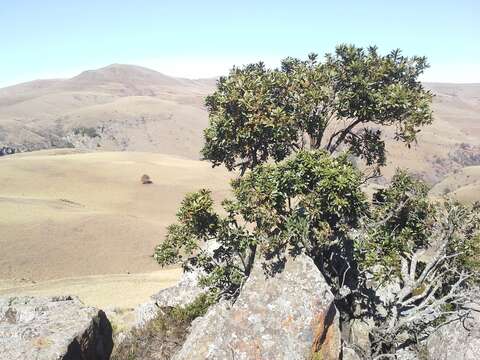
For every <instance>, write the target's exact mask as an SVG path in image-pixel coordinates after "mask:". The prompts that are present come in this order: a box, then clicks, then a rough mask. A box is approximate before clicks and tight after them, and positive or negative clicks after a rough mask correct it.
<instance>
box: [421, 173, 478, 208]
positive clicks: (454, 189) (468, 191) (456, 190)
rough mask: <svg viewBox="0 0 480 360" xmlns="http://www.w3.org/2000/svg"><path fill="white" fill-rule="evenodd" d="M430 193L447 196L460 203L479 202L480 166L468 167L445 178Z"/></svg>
mask: <svg viewBox="0 0 480 360" xmlns="http://www.w3.org/2000/svg"><path fill="white" fill-rule="evenodd" d="M430 193H431V194H432V195H434V196H442V195H447V196H450V197H453V198H454V199H457V200H458V201H460V202H462V203H473V202H475V201H480V166H469V167H465V168H463V169H461V170H458V171H455V172H454V173H452V174H450V175H449V176H447V177H446V178H445V179H443V180H442V181H441V182H439V183H438V184H436V185H435V186H434V187H433V188H432V190H431V191H430Z"/></svg>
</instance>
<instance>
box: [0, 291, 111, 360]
mask: <svg viewBox="0 0 480 360" xmlns="http://www.w3.org/2000/svg"><path fill="white" fill-rule="evenodd" d="M112 348H113V341H112V327H111V325H110V322H109V321H108V319H107V317H106V316H105V313H104V312H103V311H101V310H100V311H98V310H97V309H94V308H91V307H86V306H84V305H83V304H82V303H81V302H80V300H78V299H77V298H75V297H69V296H67V297H53V298H37V297H12V298H1V299H0V359H2V360H3V359H4V360H7V359H8V360H25V359H35V360H60V359H61V360H108V359H109V358H110V354H111V352H112Z"/></svg>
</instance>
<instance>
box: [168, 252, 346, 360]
mask: <svg viewBox="0 0 480 360" xmlns="http://www.w3.org/2000/svg"><path fill="white" fill-rule="evenodd" d="M340 337H341V335H340V331H339V325H338V314H337V310H336V308H335V306H334V305H333V295H332V294H331V292H330V290H329V287H328V285H327V284H326V282H325V279H324V278H323V276H322V275H321V273H320V272H319V271H318V269H317V268H316V266H315V264H314V263H313V261H312V260H311V259H310V258H308V257H305V256H299V257H297V258H295V259H289V260H288V261H287V263H286V266H285V269H284V270H283V271H282V272H280V273H278V274H276V275H275V276H274V277H268V278H267V277H266V275H265V272H264V271H263V269H262V267H261V266H260V265H259V264H258V265H256V266H255V268H254V270H253V271H252V274H251V275H250V277H249V279H248V280H247V282H246V284H245V286H244V287H243V289H242V292H241V293H240V296H239V297H238V299H237V301H236V302H235V303H234V304H233V305H230V304H228V303H225V302H222V303H219V304H217V305H215V306H213V307H212V308H210V309H209V311H208V312H207V314H206V315H205V316H204V317H202V318H199V319H196V320H195V321H194V322H193V323H192V327H191V332H190V335H189V336H188V338H187V340H186V342H185V343H184V345H183V347H182V349H181V350H180V351H179V352H178V353H177V354H176V355H175V357H174V359H175V360H184V359H185V360H186V359H189V360H194V359H236V360H246V359H277V360H282V359H285V360H286V359H289V360H295V359H308V358H312V359H322V360H330V359H331V360H334V359H339V358H340V348H341V339H340Z"/></svg>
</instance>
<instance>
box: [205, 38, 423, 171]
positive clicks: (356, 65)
mask: <svg viewBox="0 0 480 360" xmlns="http://www.w3.org/2000/svg"><path fill="white" fill-rule="evenodd" d="M427 67H428V65H427V62H426V59H425V58H423V57H417V56H415V57H412V58H409V57H405V56H402V55H401V53H400V51H399V50H394V51H392V52H391V53H389V54H388V55H385V56H382V55H380V54H379V53H378V51H377V48H375V47H370V48H368V49H362V48H357V47H355V46H347V45H341V46H338V47H337V48H336V50H335V53H334V54H327V55H326V56H325V59H324V61H323V62H321V61H319V60H318V57H317V55H315V54H311V55H309V57H308V59H307V60H299V59H294V58H286V59H284V60H283V61H282V63H281V68H279V69H267V68H266V67H265V65H264V64H263V63H258V64H250V65H248V66H245V67H243V68H233V70H232V71H231V72H230V74H229V76H227V77H222V78H220V80H219V81H218V84H217V90H216V91H215V93H214V94H213V95H211V96H209V97H207V100H206V105H207V108H208V111H209V114H210V123H209V126H208V128H207V129H206V130H205V146H204V148H203V150H202V155H203V157H204V158H205V159H207V160H210V161H211V162H212V163H213V165H214V166H217V165H220V164H224V165H225V166H226V167H227V168H228V169H229V170H233V169H235V168H238V169H240V170H241V172H242V173H244V172H245V171H246V170H247V169H253V168H254V167H255V166H257V165H258V164H261V163H263V162H265V161H268V160H270V159H271V160H274V161H280V160H283V159H284V158H286V157H287V156H288V155H290V154H291V153H292V152H295V151H298V150H299V149H305V148H308V147H309V148H311V149H321V148H323V149H325V150H327V151H328V152H330V153H335V152H337V151H339V150H340V149H342V148H344V149H347V150H349V151H350V152H351V153H352V154H353V155H355V156H358V157H360V158H362V159H364V160H365V162H366V164H367V165H376V166H377V167H379V166H382V165H384V164H385V143H384V140H383V138H382V130H383V129H384V128H385V127H391V128H393V129H394V137H395V139H396V140H399V141H403V142H404V143H405V144H407V145H410V144H411V143H412V142H413V141H415V140H416V135H417V133H418V131H419V129H420V128H421V127H422V126H424V125H426V124H430V123H431V121H432V113H431V110H430V103H431V98H432V95H431V94H430V93H429V92H428V91H426V90H425V89H424V88H423V86H422V84H421V83H420V82H419V81H418V77H419V76H420V75H421V74H422V73H423V71H424V70H425V69H426V68H427Z"/></svg>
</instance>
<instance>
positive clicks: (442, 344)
mask: <svg viewBox="0 0 480 360" xmlns="http://www.w3.org/2000/svg"><path fill="white" fill-rule="evenodd" d="M475 310H476V311H473V312H472V313H471V317H469V318H468V319H466V320H465V321H453V322H450V323H448V324H446V325H444V326H442V327H440V328H439V329H438V330H437V331H436V332H435V333H433V334H432V335H431V336H430V337H429V339H428V340H427V352H428V355H429V358H430V359H435V360H478V359H480V312H479V311H480V308H479V307H478V306H476V309H475Z"/></svg>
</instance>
